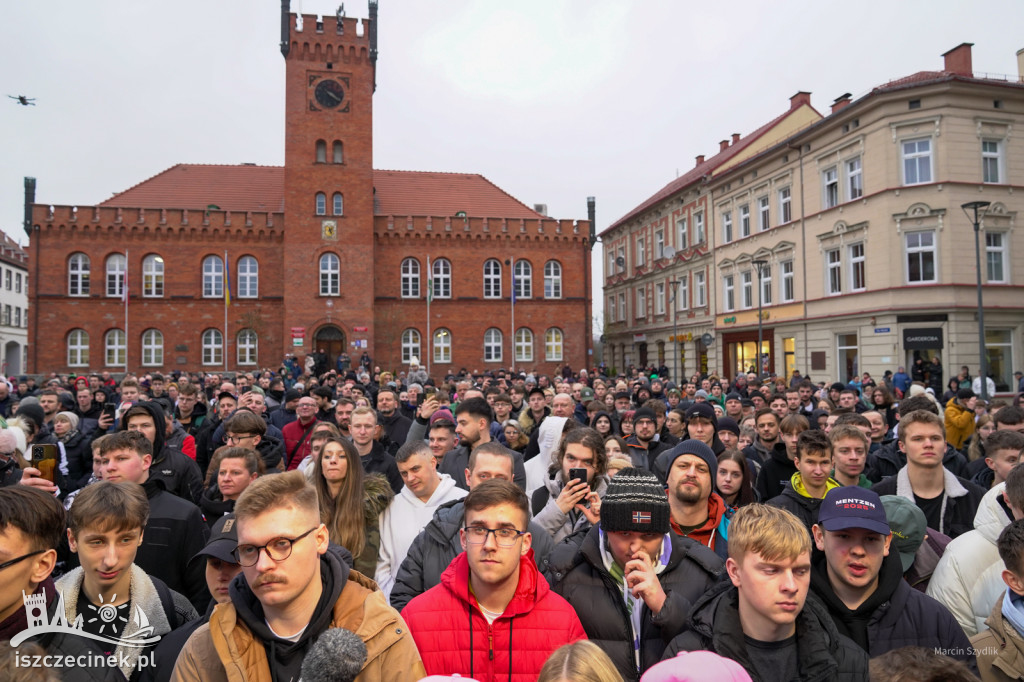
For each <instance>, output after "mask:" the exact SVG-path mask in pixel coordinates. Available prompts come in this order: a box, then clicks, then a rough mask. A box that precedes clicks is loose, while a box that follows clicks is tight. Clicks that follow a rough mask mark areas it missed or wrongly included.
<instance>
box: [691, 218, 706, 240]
mask: <svg viewBox="0 0 1024 682" xmlns="http://www.w3.org/2000/svg"><path fill="white" fill-rule="evenodd" d="M706 239H707V235H706V234H705V233H704V212H703V211H697V212H696V213H694V214H693V243H694V244H703V243H704V241H705V240H706Z"/></svg>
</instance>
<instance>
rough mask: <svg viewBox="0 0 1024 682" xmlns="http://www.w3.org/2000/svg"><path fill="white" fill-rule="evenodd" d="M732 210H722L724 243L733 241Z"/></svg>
mask: <svg viewBox="0 0 1024 682" xmlns="http://www.w3.org/2000/svg"><path fill="white" fill-rule="evenodd" d="M732 236H733V235H732V211H722V243H723V244H728V243H729V242H731V241H732Z"/></svg>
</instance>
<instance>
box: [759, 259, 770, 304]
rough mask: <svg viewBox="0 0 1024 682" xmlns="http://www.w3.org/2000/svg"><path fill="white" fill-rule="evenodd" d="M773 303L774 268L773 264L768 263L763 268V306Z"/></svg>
mask: <svg viewBox="0 0 1024 682" xmlns="http://www.w3.org/2000/svg"><path fill="white" fill-rule="evenodd" d="M772 303H773V300H772V266H771V263H766V264H765V265H764V266H762V267H761V305H763V306H765V305H771V304H772Z"/></svg>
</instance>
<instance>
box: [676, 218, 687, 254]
mask: <svg viewBox="0 0 1024 682" xmlns="http://www.w3.org/2000/svg"><path fill="white" fill-rule="evenodd" d="M676 235H677V240H678V243H679V248H680V249H686V248H689V246H690V221H689V220H688V219H687V218H686V216H683V217H682V218H680V219H679V220H677V221H676Z"/></svg>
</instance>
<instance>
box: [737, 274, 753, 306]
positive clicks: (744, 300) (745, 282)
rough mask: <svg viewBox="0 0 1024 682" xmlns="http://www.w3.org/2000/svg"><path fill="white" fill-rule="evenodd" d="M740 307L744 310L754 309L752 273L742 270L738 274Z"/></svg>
mask: <svg viewBox="0 0 1024 682" xmlns="http://www.w3.org/2000/svg"><path fill="white" fill-rule="evenodd" d="M740 305H741V306H742V307H743V309H744V310H750V309H751V308H753V307H754V271H753V270H744V271H743V272H741V273H740Z"/></svg>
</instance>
